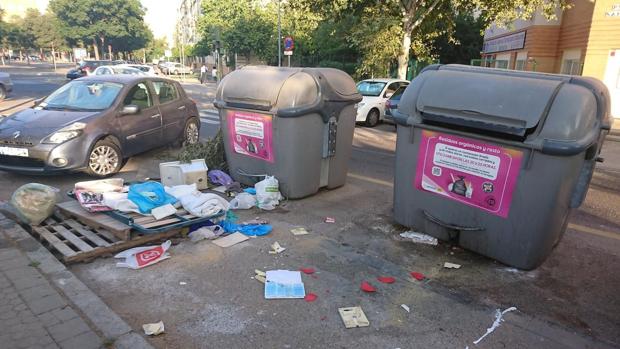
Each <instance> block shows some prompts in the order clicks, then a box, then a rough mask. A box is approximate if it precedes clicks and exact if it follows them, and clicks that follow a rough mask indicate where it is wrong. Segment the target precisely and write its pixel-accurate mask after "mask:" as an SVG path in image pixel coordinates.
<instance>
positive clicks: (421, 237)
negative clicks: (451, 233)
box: [400, 230, 438, 246]
mask: <svg viewBox="0 0 620 349" xmlns="http://www.w3.org/2000/svg"><path fill="white" fill-rule="evenodd" d="M400 236H401V237H404V238H405V239H410V240H411V241H413V242H415V243H419V244H427V245H433V246H437V243H438V242H437V238H434V237H432V236H430V235H427V234H423V233H418V232H416V231H412V230H409V231H406V232H404V233H401V234H400Z"/></svg>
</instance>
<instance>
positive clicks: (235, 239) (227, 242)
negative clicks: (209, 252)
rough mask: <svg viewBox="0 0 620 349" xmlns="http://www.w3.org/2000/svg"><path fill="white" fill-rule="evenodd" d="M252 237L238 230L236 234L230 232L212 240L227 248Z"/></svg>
mask: <svg viewBox="0 0 620 349" xmlns="http://www.w3.org/2000/svg"><path fill="white" fill-rule="evenodd" d="M249 239H250V238H248V237H247V236H245V235H243V234H241V233H239V232H237V233H234V234H230V235H228V236H224V237H223V238H219V239H217V240H213V241H212V242H213V243H214V244H216V245H218V246H219V247H223V248H227V247H230V246H233V245H236V244H238V243H240V242H243V241H245V240H249Z"/></svg>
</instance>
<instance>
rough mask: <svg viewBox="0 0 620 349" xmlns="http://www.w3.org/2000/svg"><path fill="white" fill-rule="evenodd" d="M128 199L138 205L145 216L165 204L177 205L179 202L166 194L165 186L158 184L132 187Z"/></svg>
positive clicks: (140, 184)
mask: <svg viewBox="0 0 620 349" xmlns="http://www.w3.org/2000/svg"><path fill="white" fill-rule="evenodd" d="M127 198H128V199H129V200H131V201H133V202H134V203H135V204H136V205H138V208H139V209H140V213H143V214H147V213H150V212H151V210H152V209H154V208H155V207H159V206H163V205H165V204H175V203H176V202H177V199H175V198H174V196H172V195H170V194H168V193H166V192H165V190H164V186H163V185H161V183H158V182H145V183H139V184H133V185H131V186H130V187H129V193H128V194H127Z"/></svg>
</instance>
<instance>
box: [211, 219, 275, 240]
mask: <svg viewBox="0 0 620 349" xmlns="http://www.w3.org/2000/svg"><path fill="white" fill-rule="evenodd" d="M220 225H221V226H222V228H224V230H225V231H226V232H227V233H235V232H240V233H242V234H243V235H246V236H263V235H267V234H269V233H271V231H272V230H273V227H272V226H271V225H269V224H254V225H238V224H235V223H233V222H232V221H230V220H228V219H227V220H225V221H223V222H221V223H220Z"/></svg>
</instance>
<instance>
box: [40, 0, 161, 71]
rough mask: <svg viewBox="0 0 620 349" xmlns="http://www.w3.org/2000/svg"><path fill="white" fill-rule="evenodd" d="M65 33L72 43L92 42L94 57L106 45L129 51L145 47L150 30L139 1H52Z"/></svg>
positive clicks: (97, 55) (96, 56)
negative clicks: (76, 41)
mask: <svg viewBox="0 0 620 349" xmlns="http://www.w3.org/2000/svg"><path fill="white" fill-rule="evenodd" d="M49 8H50V9H51V10H52V12H53V13H54V14H55V15H56V16H57V17H58V19H59V21H60V23H61V28H62V33H63V35H65V36H66V37H68V38H71V39H73V40H80V41H83V42H91V43H92V47H93V50H94V52H95V58H96V59H99V47H101V50H102V51H105V48H106V44H114V45H116V46H119V45H120V46H121V50H123V51H130V50H135V49H138V48H143V47H145V46H146V44H147V42H148V40H149V38H150V37H149V33H150V31H149V30H148V28H146V25H145V24H144V13H145V10H144V8H143V7H142V5H141V4H140V2H139V0H51V1H50V3H49Z"/></svg>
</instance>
